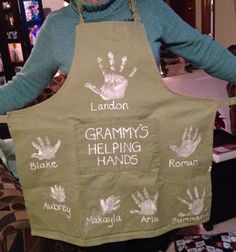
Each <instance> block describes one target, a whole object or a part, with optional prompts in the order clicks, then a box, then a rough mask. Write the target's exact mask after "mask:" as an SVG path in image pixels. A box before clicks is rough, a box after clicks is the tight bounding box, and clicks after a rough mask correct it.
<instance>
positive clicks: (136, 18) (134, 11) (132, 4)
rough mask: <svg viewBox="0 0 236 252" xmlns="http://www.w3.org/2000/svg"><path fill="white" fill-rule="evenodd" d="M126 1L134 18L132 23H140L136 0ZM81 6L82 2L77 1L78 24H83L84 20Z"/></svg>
mask: <svg viewBox="0 0 236 252" xmlns="http://www.w3.org/2000/svg"><path fill="white" fill-rule="evenodd" d="M128 1H129V6H130V10H131V12H132V14H133V17H134V21H135V22H138V23H139V22H141V17H140V14H139V12H138V8H137V4H136V0H128ZM83 4H84V0H77V6H78V11H79V14H80V23H84V18H83V15H82V12H83Z"/></svg>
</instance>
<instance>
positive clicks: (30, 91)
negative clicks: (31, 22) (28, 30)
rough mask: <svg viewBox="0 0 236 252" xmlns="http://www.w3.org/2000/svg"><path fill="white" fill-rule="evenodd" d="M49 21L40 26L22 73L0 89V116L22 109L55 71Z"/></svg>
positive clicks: (43, 86)
mask: <svg viewBox="0 0 236 252" xmlns="http://www.w3.org/2000/svg"><path fill="white" fill-rule="evenodd" d="M50 19H51V18H50V16H49V17H48V18H47V19H46V20H45V22H44V24H43V25H42V27H41V29H40V32H39V36H38V39H37V42H36V45H35V47H34V48H33V50H32V52H31V55H30V57H29V58H28V60H27V62H26V63H25V65H24V67H23V69H22V71H21V72H20V73H18V74H17V75H16V76H14V77H13V79H12V80H11V81H9V82H8V83H7V84H5V85H3V86H1V87H0V114H5V113H6V112H8V111H12V110H16V109H19V108H22V107H23V106H24V105H26V104H27V103H29V102H30V101H32V100H33V99H34V98H35V97H37V96H38V95H39V94H40V92H41V91H42V90H43V89H44V88H45V87H46V86H47V85H48V83H49V81H50V79H51V78H52V77H53V75H54V74H55V72H56V71H57V69H58V67H57V65H56V63H55V53H54V47H53V45H54V42H53V41H54V39H55V36H52V34H54V33H53V32H52V29H53V27H52V26H53V25H52V24H51V22H50ZM54 35H55V34H54Z"/></svg>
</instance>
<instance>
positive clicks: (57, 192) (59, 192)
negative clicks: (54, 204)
mask: <svg viewBox="0 0 236 252" xmlns="http://www.w3.org/2000/svg"><path fill="white" fill-rule="evenodd" d="M50 196H51V197H52V198H53V199H55V200H57V201H58V202H60V203H62V202H64V201H65V199H66V195H65V191H64V188H63V187H61V186H60V185H59V186H57V185H54V186H51V194H50Z"/></svg>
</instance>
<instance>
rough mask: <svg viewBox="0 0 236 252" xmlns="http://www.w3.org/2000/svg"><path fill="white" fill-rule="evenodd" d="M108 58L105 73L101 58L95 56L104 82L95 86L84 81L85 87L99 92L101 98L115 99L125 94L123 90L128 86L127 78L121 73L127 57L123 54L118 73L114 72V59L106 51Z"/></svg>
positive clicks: (132, 74)
mask: <svg viewBox="0 0 236 252" xmlns="http://www.w3.org/2000/svg"><path fill="white" fill-rule="evenodd" d="M108 59H109V63H110V70H111V72H110V73H106V72H105V70H104V68H103V64H102V58H99V57H98V58H97V62H98V65H99V67H100V69H101V71H102V74H103V77H104V84H103V85H102V86H101V87H100V88H97V87H96V86H95V85H93V84H91V83H86V84H85V87H86V88H89V89H91V90H92V91H93V92H94V93H96V94H99V95H100V96H101V97H102V99H103V100H116V99H121V98H123V97H124V96H125V90H126V88H127V86H128V80H127V79H126V78H125V77H124V76H122V75H121V73H122V72H123V70H124V67H125V64H126V61H127V57H126V56H124V57H123V58H122V60H121V66H120V69H119V72H118V73H115V67H114V64H115V60H114V55H113V53H112V52H109V53H108ZM136 71H137V68H136V67H135V68H134V69H133V71H132V72H131V73H130V74H129V77H130V78H132V77H133V76H134V74H135V73H136Z"/></svg>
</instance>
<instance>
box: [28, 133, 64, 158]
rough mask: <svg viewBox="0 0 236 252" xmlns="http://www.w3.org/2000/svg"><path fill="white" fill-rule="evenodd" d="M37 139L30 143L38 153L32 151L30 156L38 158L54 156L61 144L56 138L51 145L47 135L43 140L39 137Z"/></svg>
mask: <svg viewBox="0 0 236 252" xmlns="http://www.w3.org/2000/svg"><path fill="white" fill-rule="evenodd" d="M37 140H38V143H36V142H32V145H33V146H34V148H35V149H36V150H38V153H33V154H32V155H31V157H32V158H37V159H39V160H43V159H53V158H55V155H56V153H57V151H58V149H59V148H60V146H61V140H57V142H56V144H55V145H54V146H53V145H51V143H50V141H49V139H48V137H47V136H46V137H45V142H44V141H43V139H42V138H41V137H37Z"/></svg>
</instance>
